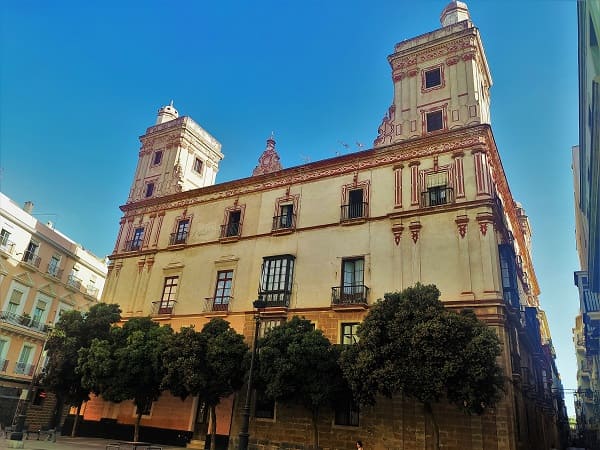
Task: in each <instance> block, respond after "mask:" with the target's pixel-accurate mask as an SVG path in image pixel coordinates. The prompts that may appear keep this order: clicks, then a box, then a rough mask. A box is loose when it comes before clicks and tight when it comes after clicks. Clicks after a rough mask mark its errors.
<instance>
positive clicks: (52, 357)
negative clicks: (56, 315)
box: [40, 303, 121, 436]
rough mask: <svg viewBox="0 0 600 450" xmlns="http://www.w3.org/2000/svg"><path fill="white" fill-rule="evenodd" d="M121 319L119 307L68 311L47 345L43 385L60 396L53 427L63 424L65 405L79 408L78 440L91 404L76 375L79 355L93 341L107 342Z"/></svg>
mask: <svg viewBox="0 0 600 450" xmlns="http://www.w3.org/2000/svg"><path fill="white" fill-rule="evenodd" d="M120 318H121V310H120V309H119V305H115V304H110V305H109V304H106V303H98V304H95V305H93V306H92V307H91V308H90V310H89V311H88V312H85V313H82V312H80V311H75V310H72V311H65V312H63V314H62V315H61V316H60V319H59V320H58V322H57V323H56V326H55V328H54V330H52V332H51V333H50V336H49V337H48V341H47V342H46V347H45V348H46V351H47V356H48V360H47V363H46V367H45V368H44V372H43V374H42V378H41V380H40V384H41V385H42V386H43V387H44V388H45V389H46V390H48V391H50V392H53V393H54V394H55V395H56V400H57V404H56V410H55V414H54V417H53V422H54V423H53V425H54V426H57V425H59V424H60V423H61V414H62V409H63V408H62V405H63V404H64V403H65V402H66V403H67V404H69V405H72V406H76V407H77V415H76V416H75V421H74V423H73V429H72V430H71V435H72V436H75V432H76V429H77V422H78V419H79V413H80V411H81V404H82V403H83V402H84V401H87V400H89V394H90V390H89V389H87V388H85V387H83V386H82V384H81V376H80V375H79V374H78V373H77V372H76V370H75V369H76V367H77V357H78V352H79V350H80V349H81V348H86V347H89V346H90V344H91V341H92V339H94V338H100V339H103V338H106V337H107V336H108V335H109V333H110V327H111V325H112V324H113V323H115V322H118V321H119V320H120Z"/></svg>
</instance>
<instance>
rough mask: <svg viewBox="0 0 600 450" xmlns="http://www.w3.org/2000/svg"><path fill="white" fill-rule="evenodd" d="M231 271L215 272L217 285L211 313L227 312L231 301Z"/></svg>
mask: <svg viewBox="0 0 600 450" xmlns="http://www.w3.org/2000/svg"><path fill="white" fill-rule="evenodd" d="M232 282H233V270H220V271H219V272H217V285H216V286H215V296H214V299H213V311H227V309H228V307H229V300H230V299H231V283H232Z"/></svg>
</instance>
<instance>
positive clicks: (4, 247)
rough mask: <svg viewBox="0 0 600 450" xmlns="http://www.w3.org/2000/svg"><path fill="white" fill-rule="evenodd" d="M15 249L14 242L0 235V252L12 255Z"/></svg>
mask: <svg viewBox="0 0 600 450" xmlns="http://www.w3.org/2000/svg"><path fill="white" fill-rule="evenodd" d="M14 250H15V243H14V242H13V241H10V240H9V239H8V236H0V252H4V253H6V254H8V255H12V254H13V252H14Z"/></svg>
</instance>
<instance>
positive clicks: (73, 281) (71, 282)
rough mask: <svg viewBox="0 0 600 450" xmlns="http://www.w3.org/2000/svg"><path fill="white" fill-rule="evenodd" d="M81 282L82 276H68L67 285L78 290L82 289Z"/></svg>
mask: <svg viewBox="0 0 600 450" xmlns="http://www.w3.org/2000/svg"><path fill="white" fill-rule="evenodd" d="M81 282H82V280H81V278H77V277H76V276H75V275H73V274H71V275H69V277H68V278H67V287H70V288H71V289H74V290H76V291H80V290H81Z"/></svg>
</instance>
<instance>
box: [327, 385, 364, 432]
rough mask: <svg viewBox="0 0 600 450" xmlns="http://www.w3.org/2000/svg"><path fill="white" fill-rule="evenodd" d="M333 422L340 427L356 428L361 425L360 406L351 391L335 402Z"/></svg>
mask: <svg viewBox="0 0 600 450" xmlns="http://www.w3.org/2000/svg"><path fill="white" fill-rule="evenodd" d="M340 419H341V420H340ZM340 422H341V423H340ZM333 424H334V426H338V427H353V428H355V427H359V426H360V407H359V405H358V404H357V403H356V401H354V399H353V398H352V394H351V393H347V394H346V395H344V396H341V397H340V398H338V399H337V401H336V402H335V405H334V408H333Z"/></svg>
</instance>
